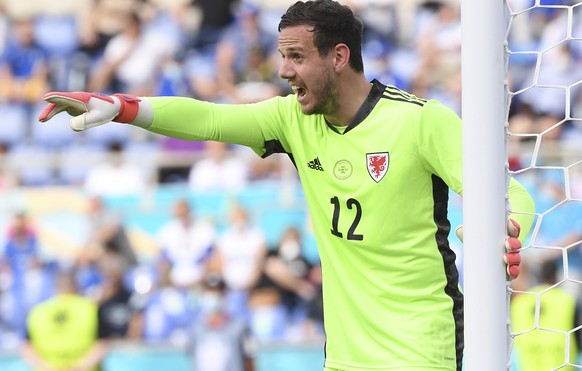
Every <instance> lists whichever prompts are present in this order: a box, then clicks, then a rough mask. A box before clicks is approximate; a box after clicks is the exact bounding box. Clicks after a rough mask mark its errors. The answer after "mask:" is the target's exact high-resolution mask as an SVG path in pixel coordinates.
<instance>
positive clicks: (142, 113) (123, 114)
mask: <svg viewBox="0 0 582 371" xmlns="http://www.w3.org/2000/svg"><path fill="white" fill-rule="evenodd" d="M112 97H113V99H117V100H118V101H119V114H118V115H117V116H115V117H114V118H113V119H112V120H111V121H114V122H119V123H124V124H130V125H134V126H139V127H141V128H143V129H147V128H148V127H149V126H150V125H151V124H152V121H153V117H154V111H153V107H152V105H151V102H150V101H149V99H147V98H145V97H135V96H133V95H128V94H113V95H112Z"/></svg>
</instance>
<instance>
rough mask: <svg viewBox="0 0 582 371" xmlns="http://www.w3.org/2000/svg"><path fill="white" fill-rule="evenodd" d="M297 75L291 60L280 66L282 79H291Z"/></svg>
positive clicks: (286, 60) (284, 60)
mask: <svg viewBox="0 0 582 371" xmlns="http://www.w3.org/2000/svg"><path fill="white" fill-rule="evenodd" d="M294 74H295V71H294V70H293V67H292V64H291V61H290V60H289V59H283V62H281V65H280V66H279V77H280V78H282V79H287V80H288V79H290V78H292V77H293V75H294Z"/></svg>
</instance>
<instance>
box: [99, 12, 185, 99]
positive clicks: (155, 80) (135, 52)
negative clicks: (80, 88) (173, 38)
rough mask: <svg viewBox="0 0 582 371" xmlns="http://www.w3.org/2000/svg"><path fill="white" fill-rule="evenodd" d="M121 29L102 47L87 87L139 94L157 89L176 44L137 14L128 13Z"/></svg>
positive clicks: (146, 93)
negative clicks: (146, 27)
mask: <svg viewBox="0 0 582 371" xmlns="http://www.w3.org/2000/svg"><path fill="white" fill-rule="evenodd" d="M127 17H128V21H127V26H126V27H125V28H124V30H123V32H122V33H120V34H118V35H115V36H114V37H113V38H111V40H109V42H108V43H107V45H106V46H105V50H104V54H103V57H102V58H101V59H100V60H99V62H98V64H97V67H96V72H95V74H94V77H93V79H91V80H90V81H89V87H90V89H92V90H98V91H104V90H106V91H125V92H128V93H131V94H135V95H138V96H142V95H151V94H154V93H157V92H158V88H159V86H158V84H159V80H160V77H161V73H162V66H163V64H164V63H166V62H168V61H170V60H171V58H172V56H173V54H174V50H175V48H176V46H177V45H174V44H173V43H171V42H168V40H166V39H164V38H161V37H160V36H159V35H157V34H156V33H154V32H147V31H145V30H144V28H143V24H142V21H141V19H140V17H139V15H138V13H136V12H133V13H131V14H129V15H128V16H127Z"/></svg>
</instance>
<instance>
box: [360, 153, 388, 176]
mask: <svg viewBox="0 0 582 371" xmlns="http://www.w3.org/2000/svg"><path fill="white" fill-rule="evenodd" d="M366 163H367V165H368V174H370V176H371V177H372V179H374V181H375V182H376V183H378V182H379V181H380V180H382V178H384V175H386V172H387V171H388V165H389V164H390V155H389V154H388V152H376V153H366Z"/></svg>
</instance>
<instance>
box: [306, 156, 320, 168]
mask: <svg viewBox="0 0 582 371" xmlns="http://www.w3.org/2000/svg"><path fill="white" fill-rule="evenodd" d="M307 166H309V168H310V169H313V170H319V171H323V166H321V162H319V157H316V158H314V159H313V160H311V161H309V162H308V163H307Z"/></svg>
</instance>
